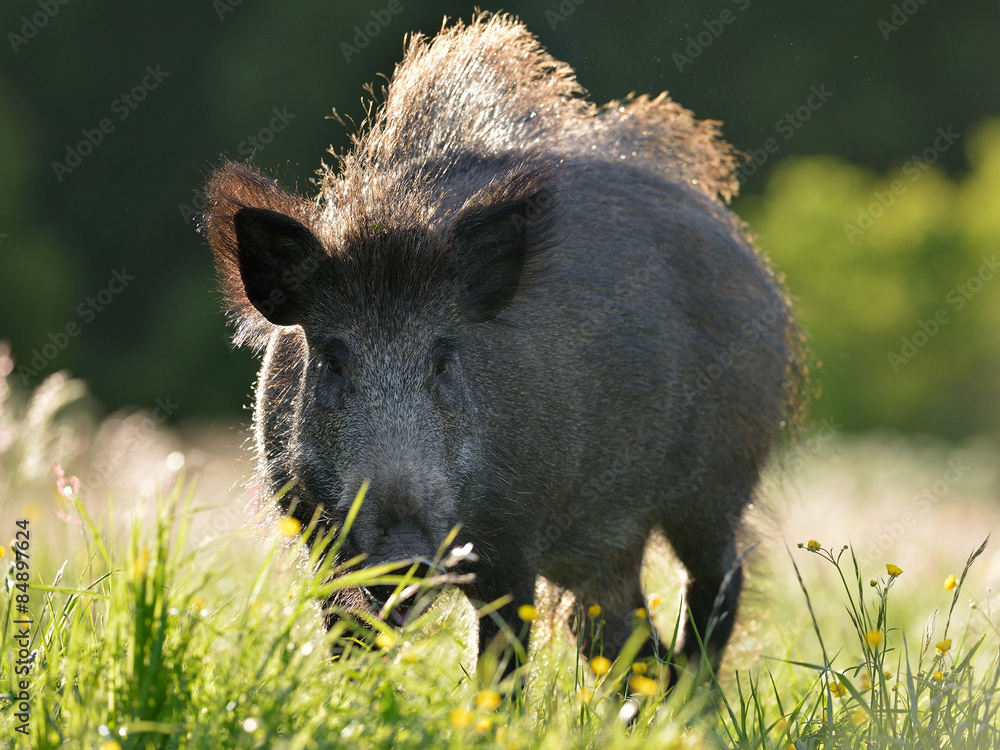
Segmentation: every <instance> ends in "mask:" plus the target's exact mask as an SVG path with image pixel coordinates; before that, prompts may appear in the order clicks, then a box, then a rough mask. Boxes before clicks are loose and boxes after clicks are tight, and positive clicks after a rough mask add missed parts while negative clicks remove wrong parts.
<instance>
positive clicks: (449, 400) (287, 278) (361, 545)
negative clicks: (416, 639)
mask: <svg viewBox="0 0 1000 750" xmlns="http://www.w3.org/2000/svg"><path fill="white" fill-rule="evenodd" d="M735 166H736V156H735V155H734V152H733V150H732V148H731V147H730V146H729V145H728V144H727V143H725V142H723V141H722V140H721V139H720V137H719V134H718V123H716V122H713V121H698V120H696V119H694V117H693V116H692V114H691V113H690V112H688V111H687V110H685V109H683V108H682V107H680V106H679V105H677V104H676V103H674V102H673V101H671V100H670V98H669V97H668V96H667V95H666V94H665V93H664V94H661V95H659V96H657V97H655V98H650V97H648V96H637V97H635V96H633V97H629V98H627V99H625V100H623V101H612V102H610V103H609V104H606V105H605V106H603V107H597V106H595V105H594V104H592V103H591V102H589V101H588V100H587V98H586V96H585V92H584V90H583V89H582V88H581V87H580V85H579V84H578V83H577V81H576V79H575V77H574V74H573V71H572V70H571V69H570V68H569V67H568V66H567V65H566V64H564V63H561V62H559V61H557V60H555V59H553V58H552V57H551V56H550V55H549V54H548V53H547V52H545V51H544V50H543V49H542V47H541V46H540V45H539V43H538V41H537V40H536V39H535V38H534V37H533V36H532V35H531V34H530V33H529V32H528V31H527V30H526V29H525V28H524V27H523V26H522V25H521V24H520V23H519V22H517V21H516V20H514V19H512V18H510V17H508V16H503V15H488V14H483V15H480V16H479V17H477V18H476V19H475V20H473V21H472V22H471V23H470V24H469V25H463V24H461V23H458V24H456V25H452V26H450V27H445V28H444V29H443V30H442V31H441V32H440V34H438V35H437V36H436V37H435V38H434V39H433V41H431V40H428V39H426V38H423V37H421V36H419V35H417V36H414V37H413V38H412V39H411V41H410V43H409V46H408V49H407V51H406V53H405V56H404V58H403V61H402V62H401V63H400V64H399V65H398V66H397V68H396V70H395V73H394V75H393V77H392V79H391V82H390V83H389V85H388V88H387V90H386V91H385V92H384V102H383V103H382V104H381V106H380V107H378V108H377V110H374V111H373V114H372V115H371V117H370V119H369V121H368V122H367V123H366V124H365V126H364V127H363V128H362V130H361V132H360V134H359V135H357V136H356V137H355V139H354V144H353V148H352V150H351V151H350V152H349V153H347V154H345V155H343V156H341V157H340V158H339V164H338V165H337V166H336V167H327V166H325V165H324V167H323V168H322V169H321V170H320V172H319V175H320V179H319V185H320V190H319V194H318V195H317V196H316V197H315V198H314V199H306V198H303V197H300V196H298V195H295V194H293V193H291V192H287V191H286V190H284V189H282V188H281V187H280V186H279V185H278V184H277V183H276V182H274V181H273V180H272V179H270V178H268V177H265V176H262V175H261V174H259V173H258V172H257V171H255V170H254V169H253V168H252V167H250V166H244V165H240V164H236V163H231V162H225V163H223V164H222V165H221V166H220V167H218V169H217V170H216V171H215V173H214V175H213V176H212V177H211V179H210V182H209V184H208V189H207V191H206V192H207V196H208V198H209V201H208V208H207V210H206V214H205V216H204V219H203V227H204V231H205V232H206V234H207V237H208V241H209V243H210V245H211V248H212V250H213V251H214V255H215V259H216V263H217V268H218V272H219V275H220V277H221V286H222V290H223V292H224V295H225V297H226V299H227V301H228V305H229V309H230V312H231V315H232V318H233V320H234V321H235V326H236V334H235V341H236V342H237V343H241V344H249V345H251V346H253V347H258V348H266V352H265V354H264V359H263V365H262V367H261V372H260V378H259V382H258V385H257V392H256V406H255V413H254V422H255V434H256V449H257V457H258V461H259V467H260V474H261V476H262V479H263V481H264V482H265V484H266V487H267V488H268V489H269V490H270V491H272V492H275V493H277V492H278V490H279V489H280V488H282V487H284V486H286V485H287V484H288V483H289V482H291V483H292V485H293V489H292V491H291V492H289V493H288V494H287V495H285V496H284V497H283V498H282V499H281V500H280V502H281V507H282V509H283V510H284V511H285V512H292V513H293V514H294V515H295V517H297V518H298V519H299V520H300V521H302V522H303V523H307V522H308V521H309V520H310V518H312V517H313V515H314V513H316V512H317V510H318V512H319V517H320V518H321V521H322V524H323V525H324V526H325V527H327V528H334V527H338V528H339V527H340V526H342V524H343V523H344V520H345V516H346V513H347V511H348V509H349V508H350V506H351V503H352V501H353V500H354V498H355V496H356V494H357V493H358V491H359V488H360V487H361V486H362V483H363V482H365V481H366V480H367V481H368V482H369V483H370V488H369V489H368V493H367V497H366V499H365V501H364V503H363V504H362V506H361V511H360V514H359V515H358V518H357V521H356V522H355V523H354V525H353V527H352V528H351V529H350V533H349V534H348V536H347V538H346V540H345V542H344V546H343V548H342V550H341V555H342V556H343V557H344V558H345V559H347V558H351V557H353V556H355V555H367V560H368V561H369V562H371V561H386V560H403V559H414V560H422V561H425V562H426V560H428V559H429V558H432V557H433V555H434V553H435V551H436V550H437V549H438V547H439V546H440V545H441V543H442V541H443V540H444V539H445V538H446V536H447V535H448V533H449V532H450V531H451V530H452V529H453V528H454V527H458V528H459V529H460V531H459V535H458V537H457V539H456V542H455V543H456V544H467V543H471V545H472V549H473V551H474V552H475V555H476V556H477V558H478V559H477V560H476V561H474V562H468V564H467V565H466V567H465V568H464V570H466V571H467V572H468V573H470V574H471V578H472V580H471V581H468V582H466V583H463V584H462V585H461V588H462V590H463V591H464V593H465V594H466V595H467V596H468V597H469V598H470V599H471V600H472V601H473V602H475V603H489V602H493V601H495V600H498V599H501V598H503V597H506V598H507V603H506V604H504V605H503V606H502V607H500V608H499V610H498V614H499V617H484V618H482V619H481V621H480V628H479V630H480V632H479V637H480V648H481V649H482V648H484V647H485V646H486V645H487V644H489V643H490V642H491V641H492V639H493V638H494V637H495V636H496V635H497V634H498V632H499V631H500V629H501V624H502V623H508V624H509V625H510V626H511V630H512V631H513V632H515V633H521V632H522V631H525V629H524V628H522V626H521V622H520V621H519V619H518V614H517V611H518V607H519V606H521V605H524V604H530V603H532V601H533V599H534V596H535V583H536V578H537V577H538V576H539V575H542V576H544V577H545V578H547V579H548V580H549V581H551V582H553V583H555V584H556V585H557V586H559V587H562V588H564V589H568V590H570V591H571V592H572V593H573V594H574V595H575V598H576V600H577V602H578V604H579V605H580V606H579V610H580V617H578V618H576V619H575V620H574V627H575V628H576V631H577V633H578V635H579V636H580V639H581V643H582V647H583V648H584V649H585V650H586V652H587V655H588V656H589V655H591V654H592V653H593V652H594V651H595V650H596V649H602V650H603V653H604V655H605V656H609V657H612V658H613V657H615V656H616V655H617V654H618V653H619V651H620V649H621V647H622V645H623V643H624V642H625V641H626V639H627V638H628V637H629V635H630V634H631V633H632V632H633V628H634V626H635V615H636V611H637V609H639V608H641V607H644V606H645V599H644V594H643V590H642V587H641V584H640V567H641V565H642V561H643V553H644V549H645V548H646V545H647V540H648V539H649V537H650V534H651V533H652V532H653V531H654V530H655V529H661V530H662V532H663V533H664V535H665V536H666V538H667V540H668V541H669V543H670V545H671V546H672V547H673V550H674V551H675V552H676V555H677V557H678V558H679V559H680V561H681V562H682V563H683V565H684V567H685V568H686V570H687V574H688V583H687V590H686V606H687V608H689V609H688V610H686V612H688V614H689V616H685V617H684V623H685V624H684V633H683V636H682V643H683V646H682V651H683V653H684V654H686V655H687V656H688V657H697V656H698V655H699V647H698V643H697V638H696V637H695V629H697V632H698V633H699V634H700V635H701V636H702V637H703V638H704V639H705V644H706V647H707V649H708V652H709V653H710V654H711V655H712V657H713V659H717V658H719V655H720V654H721V652H722V650H723V648H724V646H725V644H726V642H727V640H728V638H729V636H730V632H731V630H732V626H733V620H734V617H735V615H736V611H737V603H738V597H739V594H740V588H741V585H742V569H741V560H740V557H739V553H738V551H737V544H736V534H737V530H738V528H739V526H740V522H741V515H742V512H743V509H744V507H745V506H746V505H747V504H748V503H749V502H750V501H751V499H752V498H753V493H754V489H755V486H756V485H757V482H758V478H759V475H760V471H761V467H762V465H763V464H764V462H765V460H766V459H767V457H768V454H769V452H770V449H771V448H772V445H773V444H774V443H775V440H776V438H777V437H778V436H779V433H780V432H781V429H782V426H783V424H784V423H785V422H786V421H788V420H790V419H791V418H792V417H793V416H794V415H795V413H796V411H797V408H798V407H797V401H798V395H799V393H800V390H801V373H802V370H803V368H802V367H801V359H802V358H801V354H800V348H799V345H798V341H799V334H798V332H797V328H796V326H795V323H794V321H793V317H792V313H791V312H790V305H789V299H788V296H787V294H786V292H785V291H784V289H783V287H782V285H781V283H780V281H779V280H778V279H777V277H776V276H775V274H774V273H773V272H772V271H771V269H770V268H769V266H768V264H767V263H766V262H765V261H764V260H763V259H762V258H761V256H760V255H758V253H757V252H756V251H755V249H754V247H753V245H752V243H751V241H750V240H749V239H748V237H747V235H746V234H745V232H744V229H743V226H742V224H741V222H740V221H739V219H737V218H736V217H735V216H734V215H733V214H732V213H731V212H730V211H729V210H728V209H727V208H726V206H725V202H728V200H729V199H730V197H731V196H732V195H733V194H734V193H735V192H736V190H737V187H738V185H737V180H736V178H735V176H734V168H735ZM470 559H471V558H470ZM353 594H354V596H350V597H348V599H347V601H348V602H349V603H351V604H352V605H354V606H361V607H365V606H373V607H375V608H376V609H377V608H378V607H379V606H380V605H381V604H382V603H383V602H384V597H385V592H384V591H355V592H353ZM592 605H600V615H599V617H598V618H597V619H599V620H600V623H601V627H602V628H603V633H602V638H601V639H600V641H599V642H592V640H591V634H592V633H594V632H595V627H596V625H597V622H595V619H594V616H593V615H591V614H590V611H591V608H592ZM592 609H593V611H597V608H596V607H594V608H592ZM406 611H407V610H406V607H405V606H400V607H399V608H398V609H397V610H396V612H395V619H396V620H397V621H398V620H401V619H402V616H403V615H405V614H406ZM525 632H526V631H525ZM657 643H658V639H656V638H652V639H651V640H650V641H649V642H648V643H647V645H646V646H645V647H644V650H643V654H645V655H652V654H655V653H657ZM660 655H662V653H661V654H660Z"/></svg>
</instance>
